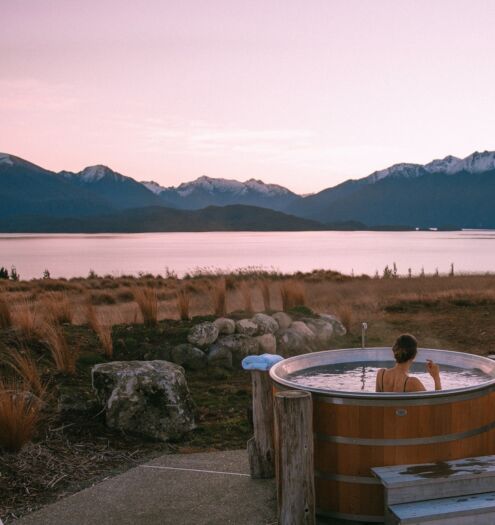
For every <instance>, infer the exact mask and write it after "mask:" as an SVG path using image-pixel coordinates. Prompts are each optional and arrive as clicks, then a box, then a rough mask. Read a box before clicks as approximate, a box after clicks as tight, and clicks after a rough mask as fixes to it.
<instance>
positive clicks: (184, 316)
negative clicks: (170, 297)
mask: <svg viewBox="0 0 495 525" xmlns="http://www.w3.org/2000/svg"><path fill="white" fill-rule="evenodd" d="M190 302H191V298H190V297H189V293H188V291H187V290H186V289H185V288H180V289H179V290H177V294H176V305H177V312H178V314H179V319H181V320H183V321H187V320H188V319H189V318H190V314H189V305H190Z"/></svg>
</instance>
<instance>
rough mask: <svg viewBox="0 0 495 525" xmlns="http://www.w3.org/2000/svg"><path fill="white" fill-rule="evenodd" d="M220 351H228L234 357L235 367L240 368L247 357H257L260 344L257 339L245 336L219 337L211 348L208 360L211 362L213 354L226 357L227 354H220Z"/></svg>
mask: <svg viewBox="0 0 495 525" xmlns="http://www.w3.org/2000/svg"><path fill="white" fill-rule="evenodd" d="M220 349H224V350H228V351H229V352H230V354H231V355H232V363H233V365H234V366H238V365H240V363H241V361H242V360H243V359H244V358H245V357H246V356H248V355H257V354H258V353H259V349H260V344H259V342H258V340H257V339H256V338H253V337H249V336H247V335H243V334H232V335H226V336H223V337H219V338H218V340H217V342H216V343H215V344H214V345H213V346H212V347H211V348H210V351H209V353H208V360H210V354H211V353H212V352H215V355H224V354H225V353H222V352H220Z"/></svg>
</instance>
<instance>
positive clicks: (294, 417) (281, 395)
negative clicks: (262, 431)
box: [275, 390, 316, 525]
mask: <svg viewBox="0 0 495 525" xmlns="http://www.w3.org/2000/svg"><path fill="white" fill-rule="evenodd" d="M275 443H276V445H275V451H276V459H275V465H276V473H277V501H278V523H279V525H315V523H316V518H315V486H314V460H313V403H312V400H311V394H310V393H309V392H303V391H301V390H287V391H284V392H278V393H277V394H275Z"/></svg>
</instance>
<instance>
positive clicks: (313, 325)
mask: <svg viewBox="0 0 495 525" xmlns="http://www.w3.org/2000/svg"><path fill="white" fill-rule="evenodd" d="M345 333H346V330H345V327H344V326H343V325H342V323H341V322H340V321H339V320H338V319H337V318H336V317H335V316H333V315H327V314H320V315H318V316H315V317H303V318H301V319H299V320H293V319H292V318H291V317H290V316H289V315H288V314H286V313H284V312H277V313H275V314H273V315H267V314H263V313H258V314H255V315H254V316H253V317H252V318H250V319H241V320H238V321H234V320H233V319H228V318H226V317H222V318H219V319H216V320H215V321H213V322H203V323H200V324H197V325H195V326H193V327H192V328H191V330H190V332H189V334H188V338H187V339H188V343H185V344H181V345H178V346H176V347H175V348H174V349H173V350H172V352H171V356H170V358H171V361H173V362H174V363H176V364H178V365H181V366H183V367H184V368H186V369H191V370H199V369H201V368H204V367H206V366H210V367H220V368H227V369H234V368H239V367H240V363H241V361H242V359H244V357H246V356H248V355H258V354H279V355H281V356H283V357H292V356H294V355H300V354H305V353H308V352H313V351H316V350H322V349H324V348H326V347H327V346H328V344H329V343H330V341H331V340H332V338H333V337H334V336H335V335H344V334H345Z"/></svg>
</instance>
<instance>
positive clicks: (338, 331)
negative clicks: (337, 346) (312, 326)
mask: <svg viewBox="0 0 495 525" xmlns="http://www.w3.org/2000/svg"><path fill="white" fill-rule="evenodd" d="M319 317H320V319H323V320H324V321H327V322H329V323H330V324H331V325H332V326H333V333H334V334H335V335H345V334H346V333H347V330H346V328H345V326H344V325H343V324H342V323H341V322H340V320H339V319H337V317H335V315H330V314H320V315H319Z"/></svg>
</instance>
